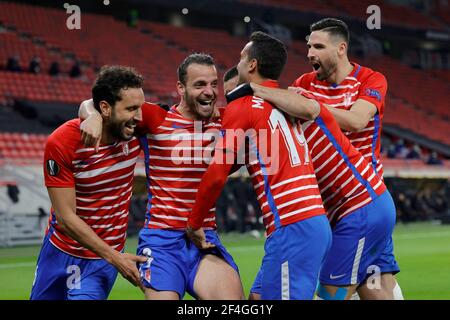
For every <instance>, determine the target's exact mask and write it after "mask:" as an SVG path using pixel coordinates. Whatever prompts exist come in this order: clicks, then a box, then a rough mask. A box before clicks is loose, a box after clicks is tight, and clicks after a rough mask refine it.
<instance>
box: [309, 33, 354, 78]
mask: <svg viewBox="0 0 450 320" xmlns="http://www.w3.org/2000/svg"><path fill="white" fill-rule="evenodd" d="M307 45H308V60H309V63H310V64H311V65H312V67H313V69H314V71H315V72H316V76H317V79H319V80H321V81H322V80H326V79H328V78H329V77H330V76H331V75H332V74H334V73H335V72H336V69H337V66H338V62H339V59H340V57H341V56H342V55H346V48H347V44H346V43H345V42H343V41H340V39H339V38H338V37H334V36H331V35H330V33H328V32H326V31H313V32H311V34H310V35H309V38H308V43H307Z"/></svg>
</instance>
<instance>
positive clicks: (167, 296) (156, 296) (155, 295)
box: [144, 288, 180, 300]
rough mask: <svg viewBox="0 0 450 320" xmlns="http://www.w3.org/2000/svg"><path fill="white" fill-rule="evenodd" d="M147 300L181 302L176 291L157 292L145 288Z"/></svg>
mask: <svg viewBox="0 0 450 320" xmlns="http://www.w3.org/2000/svg"><path fill="white" fill-rule="evenodd" d="M144 294H145V300H180V296H179V295H178V293H177V292H175V291H156V290H154V289H152V288H144Z"/></svg>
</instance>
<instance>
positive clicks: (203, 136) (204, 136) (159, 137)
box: [147, 131, 219, 142]
mask: <svg viewBox="0 0 450 320" xmlns="http://www.w3.org/2000/svg"><path fill="white" fill-rule="evenodd" d="M147 137H148V138H149V139H151V140H156V141H180V140H189V141H192V140H200V141H202V140H206V141H211V142H212V141H214V139H216V138H218V137H219V131H217V133H212V132H204V133H189V132H186V133H161V134H148V135H147Z"/></svg>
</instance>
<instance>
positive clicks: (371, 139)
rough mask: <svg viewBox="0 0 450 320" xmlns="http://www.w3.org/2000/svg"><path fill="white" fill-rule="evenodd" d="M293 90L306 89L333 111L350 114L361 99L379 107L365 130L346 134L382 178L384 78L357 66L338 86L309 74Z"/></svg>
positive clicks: (299, 80)
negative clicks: (337, 109) (334, 109)
mask: <svg viewBox="0 0 450 320" xmlns="http://www.w3.org/2000/svg"><path fill="white" fill-rule="evenodd" d="M293 86H295V87H301V88H303V89H305V90H306V92H307V93H310V94H312V95H313V96H314V99H316V100H318V101H321V102H323V103H326V104H327V105H329V106H331V107H334V108H339V109H344V110H349V109H350V108H351V107H352V106H353V104H354V103H355V102H356V101H357V100H358V99H363V100H366V101H368V102H370V103H372V104H374V105H375V106H376V107H377V113H376V114H375V116H374V117H372V118H371V119H370V121H369V122H368V123H367V125H366V127H365V128H363V129H362V130H359V131H357V132H350V131H346V130H343V131H344V134H345V135H346V136H347V138H348V139H349V140H350V142H351V143H352V144H353V145H354V146H355V148H356V149H357V150H358V151H359V152H361V154H362V155H363V156H364V157H365V158H366V160H367V161H369V162H370V163H372V166H373V167H374V168H375V169H376V171H377V173H378V174H379V175H380V176H382V175H383V167H382V164H381V162H380V146H381V144H380V138H381V129H382V128H381V126H382V120H383V113H384V105H385V101H384V99H385V95H386V90H387V83H386V79H385V77H384V76H383V75H382V74H381V73H379V72H376V71H373V70H372V69H370V68H366V67H363V66H360V65H358V64H354V69H353V71H352V72H351V73H350V74H349V76H347V77H346V78H345V79H344V81H342V82H341V83H339V84H331V83H329V82H327V81H320V80H318V79H317V77H316V73H315V72H310V73H306V74H304V75H302V76H301V77H300V78H298V79H297V80H296V81H295V82H294V83H293Z"/></svg>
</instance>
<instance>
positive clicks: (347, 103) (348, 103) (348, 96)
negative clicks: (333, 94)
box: [344, 92, 352, 107]
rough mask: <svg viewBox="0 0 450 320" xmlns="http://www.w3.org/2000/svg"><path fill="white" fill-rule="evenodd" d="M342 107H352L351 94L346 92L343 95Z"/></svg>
mask: <svg viewBox="0 0 450 320" xmlns="http://www.w3.org/2000/svg"><path fill="white" fill-rule="evenodd" d="M344 105H345V106H346V107H348V106H351V105H352V94H351V93H349V92H347V93H345V94H344Z"/></svg>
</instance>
